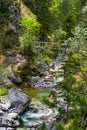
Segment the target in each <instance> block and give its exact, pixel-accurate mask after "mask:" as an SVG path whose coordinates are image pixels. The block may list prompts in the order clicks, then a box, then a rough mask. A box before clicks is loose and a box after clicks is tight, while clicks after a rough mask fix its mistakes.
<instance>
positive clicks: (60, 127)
mask: <svg viewBox="0 0 87 130" xmlns="http://www.w3.org/2000/svg"><path fill="white" fill-rule="evenodd" d="M56 130H64V124H63V123H56Z"/></svg>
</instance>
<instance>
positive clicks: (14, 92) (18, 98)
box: [6, 88, 31, 114]
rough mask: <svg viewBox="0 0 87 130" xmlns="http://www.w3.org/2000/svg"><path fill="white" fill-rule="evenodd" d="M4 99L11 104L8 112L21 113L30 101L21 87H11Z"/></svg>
mask: <svg viewBox="0 0 87 130" xmlns="http://www.w3.org/2000/svg"><path fill="white" fill-rule="evenodd" d="M6 101H7V102H9V103H10V104H11V107H10V108H9V111H10V112H16V113H18V114H20V113H22V112H23V111H24V110H25V109H26V108H27V107H28V106H29V103H30V102H31V99H30V98H29V97H28V96H27V95H26V94H24V93H23V92H22V90H21V89H18V88H12V89H11V90H10V91H9V94H8V95H7V98H6Z"/></svg>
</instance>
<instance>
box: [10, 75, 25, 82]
mask: <svg viewBox="0 0 87 130" xmlns="http://www.w3.org/2000/svg"><path fill="white" fill-rule="evenodd" d="M9 79H10V80H11V81H12V82H13V83H15V84H21V83H22V82H23V80H22V78H21V77H20V76H19V75H18V76H15V74H14V73H11V74H10V76H9Z"/></svg>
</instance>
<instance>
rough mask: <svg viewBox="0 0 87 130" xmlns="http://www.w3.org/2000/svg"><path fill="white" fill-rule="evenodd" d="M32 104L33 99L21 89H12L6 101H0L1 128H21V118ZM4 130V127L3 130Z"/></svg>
mask: <svg viewBox="0 0 87 130" xmlns="http://www.w3.org/2000/svg"><path fill="white" fill-rule="evenodd" d="M30 102H31V99H30V98H29V97H28V96H27V95H26V94H24V93H23V92H22V90H21V89H18V88H12V89H11V90H10V91H9V94H8V95H7V97H6V98H5V99H0V127H1V128H2V127H3V126H6V127H11V128H12V127H17V126H19V124H20V122H19V116H20V114H21V113H22V112H23V111H24V110H25V109H26V108H27V107H29V103H30ZM11 128H9V129H8V130H10V129H11ZM4 129H5V128H4V127H3V129H2V130H4ZM6 130H7V129H6Z"/></svg>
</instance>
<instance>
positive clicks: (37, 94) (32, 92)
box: [22, 87, 50, 100]
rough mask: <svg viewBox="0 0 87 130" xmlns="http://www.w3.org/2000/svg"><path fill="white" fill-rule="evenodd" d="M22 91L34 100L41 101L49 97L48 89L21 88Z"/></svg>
mask: <svg viewBox="0 0 87 130" xmlns="http://www.w3.org/2000/svg"><path fill="white" fill-rule="evenodd" d="M22 90H23V91H24V92H25V93H26V94H27V95H28V96H30V97H31V98H36V99H39V100H42V99H43V98H44V97H48V96H49V95H50V90H49V89H46V88H45V89H43V88H30V87H23V88H22Z"/></svg>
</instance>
